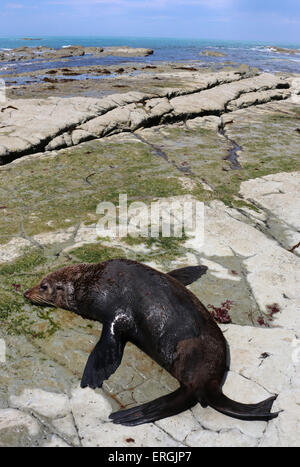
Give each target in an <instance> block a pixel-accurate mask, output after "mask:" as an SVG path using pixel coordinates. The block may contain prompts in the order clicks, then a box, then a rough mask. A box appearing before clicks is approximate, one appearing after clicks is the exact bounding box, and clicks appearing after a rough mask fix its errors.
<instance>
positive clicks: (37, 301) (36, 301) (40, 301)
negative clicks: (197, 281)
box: [24, 288, 54, 306]
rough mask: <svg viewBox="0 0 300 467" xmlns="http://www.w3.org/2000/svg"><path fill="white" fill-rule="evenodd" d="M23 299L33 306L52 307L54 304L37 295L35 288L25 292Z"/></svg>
mask: <svg viewBox="0 0 300 467" xmlns="http://www.w3.org/2000/svg"><path fill="white" fill-rule="evenodd" d="M24 297H25V298H26V299H27V300H29V301H30V302H31V303H32V304H33V305H38V306H54V304H53V303H51V302H49V301H48V300H46V299H45V297H42V296H41V295H39V293H38V292H37V291H36V289H35V288H33V289H29V290H26V292H25V293H24Z"/></svg>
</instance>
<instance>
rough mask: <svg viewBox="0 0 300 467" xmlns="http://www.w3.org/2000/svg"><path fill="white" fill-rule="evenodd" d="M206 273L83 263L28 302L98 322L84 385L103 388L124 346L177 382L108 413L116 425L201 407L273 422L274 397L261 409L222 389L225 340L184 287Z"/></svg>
mask: <svg viewBox="0 0 300 467" xmlns="http://www.w3.org/2000/svg"><path fill="white" fill-rule="evenodd" d="M205 272H206V268H205V267H201V266H199V267H191V268H182V269H180V270H175V271H171V272H170V273H169V274H164V273H161V272H159V271H156V270H155V269H152V268H150V267H148V266H145V265H143V264H140V263H137V262H135V261H129V260H122V259H120V260H111V261H107V262H105V263H100V264H80V265H75V266H70V267H67V268H63V269H60V270H58V271H55V272H54V273H52V274H49V275H48V276H46V277H45V278H44V279H42V281H41V282H40V284H38V285H37V286H35V287H33V288H32V289H30V290H29V291H27V292H26V293H25V296H26V298H28V299H29V300H31V301H32V302H34V303H36V304H43V301H44V303H47V304H49V303H50V304H52V305H53V306H59V307H61V308H65V309H67V310H70V311H73V312H75V313H77V314H79V315H81V316H82V317H83V318H87V319H93V320H96V321H100V322H101V323H102V324H103V331H102V335H101V339H100V340H99V342H98V343H97V345H96V346H95V348H94V350H93V351H92V352H91V354H90V356H89V358H88V361H87V364H86V367H85V370H84V373H83V377H82V381H81V386H82V387H86V386H89V387H91V388H97V387H101V386H102V384H103V381H104V380H105V379H108V378H109V376H110V375H111V374H112V373H114V371H115V370H116V369H117V368H118V366H119V365H120V363H121V360H122V356H123V351H124V347H125V345H126V342H128V341H130V342H132V343H133V344H135V345H136V346H137V347H139V348H140V349H141V350H143V351H144V352H145V353H146V354H148V355H149V356H150V357H151V358H152V359H153V360H155V361H156V362H157V363H158V364H159V365H161V366H162V367H163V368H165V369H166V370H167V371H169V372H170V373H171V374H172V375H173V376H174V377H175V378H177V380H178V381H179V383H180V388H179V389H178V390H177V391H175V392H173V393H171V394H168V395H167V396H163V397H161V398H159V399H156V400H155V401H152V402H149V403H147V404H143V405H142V406H139V407H135V408H133V409H129V410H124V411H119V412H117V413H114V414H112V415H111V417H110V418H111V419H112V420H113V422H114V423H120V424H123V425H130V426H132V425H139V424H141V423H148V422H152V421H155V420H159V419H161V418H165V417H169V416H171V415H175V414H177V413H179V412H181V411H183V410H186V409H188V408H190V407H192V406H193V405H195V404H196V403H197V402H198V401H199V402H200V403H201V404H202V405H203V406H204V407H205V406H207V405H210V406H211V407H214V408H215V409H216V410H218V411H220V412H222V413H225V414H227V415H229V416H231V417H235V418H240V419H244V420H270V419H272V418H274V417H276V416H277V415H278V413H270V410H271V407H272V403H273V401H274V399H275V396H274V397H272V398H269V399H267V400H266V401H262V402H260V403H258V404H241V403H238V402H235V401H232V400H231V399H229V398H227V397H226V396H225V395H224V394H223V392H222V390H221V387H222V384H223V381H224V377H225V375H226V372H227V370H228V364H227V356H228V351H227V345H226V340H225V338H224V336H223V333H222V332H221V330H220V328H219V327H218V326H217V324H216V323H215V321H214V320H213V318H212V317H211V315H210V313H209V312H208V311H207V309H206V308H205V307H204V305H203V304H202V303H201V302H200V301H199V300H198V299H197V297H196V296H195V295H194V294H192V292H190V291H189V290H188V289H187V288H186V287H185V285H187V284H189V283H191V282H193V281H194V280H195V279H197V278H199V277H200V276H201V275H202V274H204V273H205ZM184 284H185V285H184Z"/></svg>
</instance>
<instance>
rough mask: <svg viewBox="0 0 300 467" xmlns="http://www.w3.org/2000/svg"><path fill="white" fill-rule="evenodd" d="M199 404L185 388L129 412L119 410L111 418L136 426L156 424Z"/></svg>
mask: <svg viewBox="0 0 300 467" xmlns="http://www.w3.org/2000/svg"><path fill="white" fill-rule="evenodd" d="M196 403H197V398H196V397H195V395H194V394H191V393H190V392H188V391H187V389H185V388H184V387H180V388H179V389H177V390H176V391H174V392H172V393H171V394H168V395H166V396H163V397H159V398H158V399H155V400H154V401H152V402H148V403H146V404H143V405H139V406H137V407H133V408H132V409H128V410H119V412H115V413H112V414H111V415H110V416H109V418H110V419H111V420H112V421H113V423H117V424H121V425H126V426H135V425H141V424H142V423H150V422H155V420H160V419H162V418H166V417H171V416H172V415H177V414H178V413H180V412H182V411H184V410H187V409H189V408H190V407H193V406H194V405H195V404H196Z"/></svg>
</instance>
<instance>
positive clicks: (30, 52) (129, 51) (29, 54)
mask: <svg viewBox="0 0 300 467" xmlns="http://www.w3.org/2000/svg"><path fill="white" fill-rule="evenodd" d="M24 40H25V39H24ZM85 54H91V55H94V56H100V55H101V56H107V55H115V56H117V57H146V56H147V55H151V54H153V50H151V49H145V48H133V47H126V46H123V47H82V46H68V47H63V48H61V49H53V48H50V47H45V46H39V47H27V46H24V47H18V48H16V49H12V50H6V51H4V52H0V61H3V62H14V61H27V60H39V59H43V60H59V59H62V58H69V57H81V56H83V55H85Z"/></svg>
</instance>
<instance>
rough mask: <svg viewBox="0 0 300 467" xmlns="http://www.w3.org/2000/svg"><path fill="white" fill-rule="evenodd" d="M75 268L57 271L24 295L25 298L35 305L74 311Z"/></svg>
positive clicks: (70, 267)
mask: <svg viewBox="0 0 300 467" xmlns="http://www.w3.org/2000/svg"><path fill="white" fill-rule="evenodd" d="M76 272H77V270H76V266H69V267H65V268H62V269H58V270H57V271H54V272H52V273H50V274H48V275H47V276H45V277H44V278H43V279H42V280H41V282H40V283H39V284H37V285H35V286H34V287H32V288H31V289H29V290H27V291H26V292H25V293H24V296H25V298H27V299H28V300H30V301H31V302H32V303H33V304H35V305H42V306H43V305H44V306H54V307H57V308H63V309H65V310H70V311H75V310H74V278H76Z"/></svg>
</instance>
